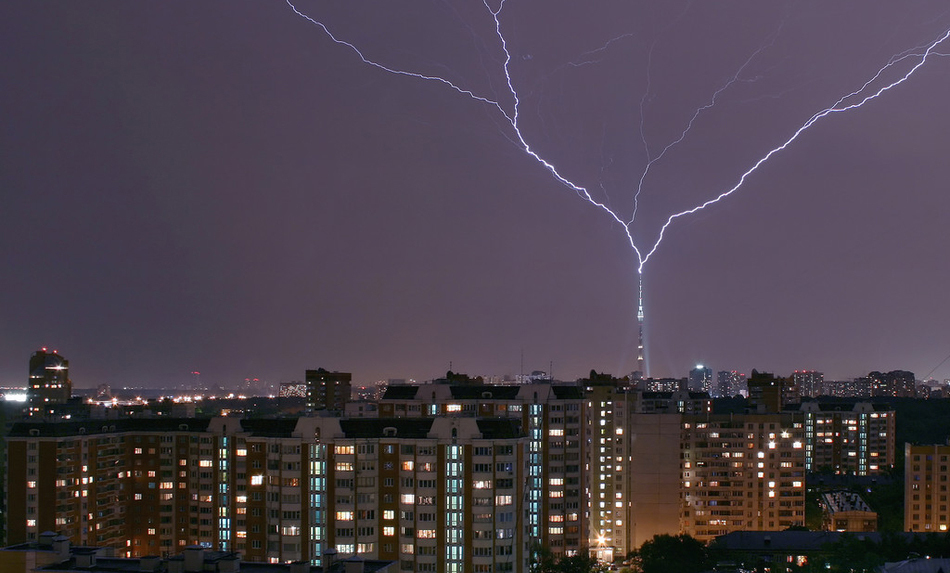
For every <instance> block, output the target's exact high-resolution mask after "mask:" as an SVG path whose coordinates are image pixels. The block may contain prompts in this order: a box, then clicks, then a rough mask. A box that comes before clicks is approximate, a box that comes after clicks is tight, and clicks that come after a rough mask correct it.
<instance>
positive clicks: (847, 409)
mask: <svg viewBox="0 0 950 573" xmlns="http://www.w3.org/2000/svg"><path fill="white" fill-rule="evenodd" d="M788 410H794V411H799V412H802V413H803V414H804V423H805V468H806V469H807V470H808V471H809V472H817V471H822V470H828V471H832V472H834V473H838V474H852V475H858V476H866V475H876V474H880V473H883V472H885V471H887V470H889V469H890V468H892V467H893V466H894V461H895V455H896V443H895V433H896V431H895V429H896V420H897V415H896V412H895V411H894V409H893V408H891V407H890V406H888V405H886V404H871V403H869V402H857V403H854V404H846V403H840V402H820V401H819V402H803V403H801V404H797V405H793V406H790V407H789V408H788Z"/></svg>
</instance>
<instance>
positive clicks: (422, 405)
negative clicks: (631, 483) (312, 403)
mask: <svg viewBox="0 0 950 573" xmlns="http://www.w3.org/2000/svg"><path fill="white" fill-rule="evenodd" d="M588 409H589V401H588V400H587V399H585V396H584V393H583V389H582V388H581V387H579V386H577V385H567V384H564V385H562V384H549V383H532V384H511V385H488V384H480V383H477V382H474V381H471V380H468V381H466V382H465V383H460V384H459V383H452V382H451V381H450V380H448V379H446V381H445V382H444V383H437V384H422V385H396V386H389V387H388V388H387V389H386V393H385V394H384V395H383V399H382V400H380V402H379V408H378V412H379V416H380V417H395V418H429V417H437V416H450V417H478V418H501V419H506V418H507V419H512V420H515V421H517V422H518V423H519V424H520V427H521V429H522V431H523V432H524V434H525V436H526V439H527V447H528V450H527V452H526V455H525V459H524V464H525V466H524V472H525V473H524V476H523V479H524V487H525V491H524V501H525V505H524V510H525V514H524V523H523V525H524V529H525V532H526V535H527V536H528V538H529V539H530V541H531V543H537V544H540V545H541V546H543V547H547V548H548V549H550V550H551V552H552V553H553V554H554V555H556V556H563V555H573V554H576V553H579V552H582V551H586V549H587V547H588V544H589V543H590V538H592V537H593V530H592V526H591V525H590V524H591V523H592V521H591V520H590V519H588V516H589V509H588V507H587V504H588V491H589V488H590V487H594V486H593V485H592V481H591V477H590V476H591V474H590V473H589V472H588V471H587V464H588V459H589V457H588V448H589V447H591V446H588V436H587V435H586V434H587V433H588V426H587V420H588V415H587V411H588Z"/></svg>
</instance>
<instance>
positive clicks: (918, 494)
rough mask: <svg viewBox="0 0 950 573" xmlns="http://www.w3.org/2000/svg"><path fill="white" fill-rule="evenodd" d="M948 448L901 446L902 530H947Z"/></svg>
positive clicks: (949, 451) (939, 446)
mask: <svg viewBox="0 0 950 573" xmlns="http://www.w3.org/2000/svg"><path fill="white" fill-rule="evenodd" d="M948 468H950V445H944V444H928V445H913V444H904V530H905V531H923V532H941V531H947V528H948V526H950V511H948V505H950V502H948V500H947V496H948V495H950V493H948V491H947V487H948V484H950V469H948Z"/></svg>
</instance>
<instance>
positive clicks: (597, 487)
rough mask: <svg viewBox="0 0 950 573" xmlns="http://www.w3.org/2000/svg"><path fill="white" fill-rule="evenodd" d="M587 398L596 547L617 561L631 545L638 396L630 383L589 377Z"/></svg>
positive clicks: (592, 535)
mask: <svg viewBox="0 0 950 573" xmlns="http://www.w3.org/2000/svg"><path fill="white" fill-rule="evenodd" d="M583 384H584V394H585V396H586V399H587V411H588V419H587V440H588V441H589V443H590V450H589V470H588V471H589V475H590V490H589V493H588V496H589V497H588V507H589V512H590V540H591V543H590V547H591V551H593V552H594V554H595V555H596V556H597V558H598V559H603V560H605V561H613V559H614V557H615V556H619V555H623V554H624V553H623V552H624V549H625V548H626V537H627V535H626V531H627V528H629V525H630V523H629V520H628V519H627V511H626V509H627V506H628V503H629V500H628V499H627V494H628V492H627V489H626V488H625V487H624V481H625V480H624V478H625V476H626V475H627V473H629V471H630V469H631V466H632V465H633V464H632V463H628V462H629V461H630V460H629V458H630V452H629V449H630V444H631V442H630V440H631V438H630V436H629V435H627V432H629V429H630V417H631V415H632V413H633V411H634V410H635V409H636V408H635V397H636V394H635V393H634V392H632V391H629V389H628V388H627V385H626V382H625V381H623V380H619V379H616V378H613V377H611V376H607V375H597V376H591V377H590V378H589V379H587V380H584V381H583Z"/></svg>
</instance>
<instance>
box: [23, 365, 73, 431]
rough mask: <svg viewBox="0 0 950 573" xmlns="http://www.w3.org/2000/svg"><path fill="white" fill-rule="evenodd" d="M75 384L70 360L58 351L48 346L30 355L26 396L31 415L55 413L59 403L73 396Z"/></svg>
mask: <svg viewBox="0 0 950 573" xmlns="http://www.w3.org/2000/svg"><path fill="white" fill-rule="evenodd" d="M72 390H73V384H72V381H70V379H69V361H68V360H66V359H65V358H63V357H62V356H61V355H60V354H59V353H58V352H56V351H55V350H53V351H52V352H49V351H48V350H47V349H46V348H41V349H40V350H37V351H36V352H34V353H33V354H32V355H31V356H30V377H29V381H28V382H27V388H26V397H27V404H28V407H29V410H28V412H29V414H30V416H40V415H44V414H47V413H55V408H56V406H57V405H59V404H65V403H66V402H68V401H69V399H70V397H72Z"/></svg>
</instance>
